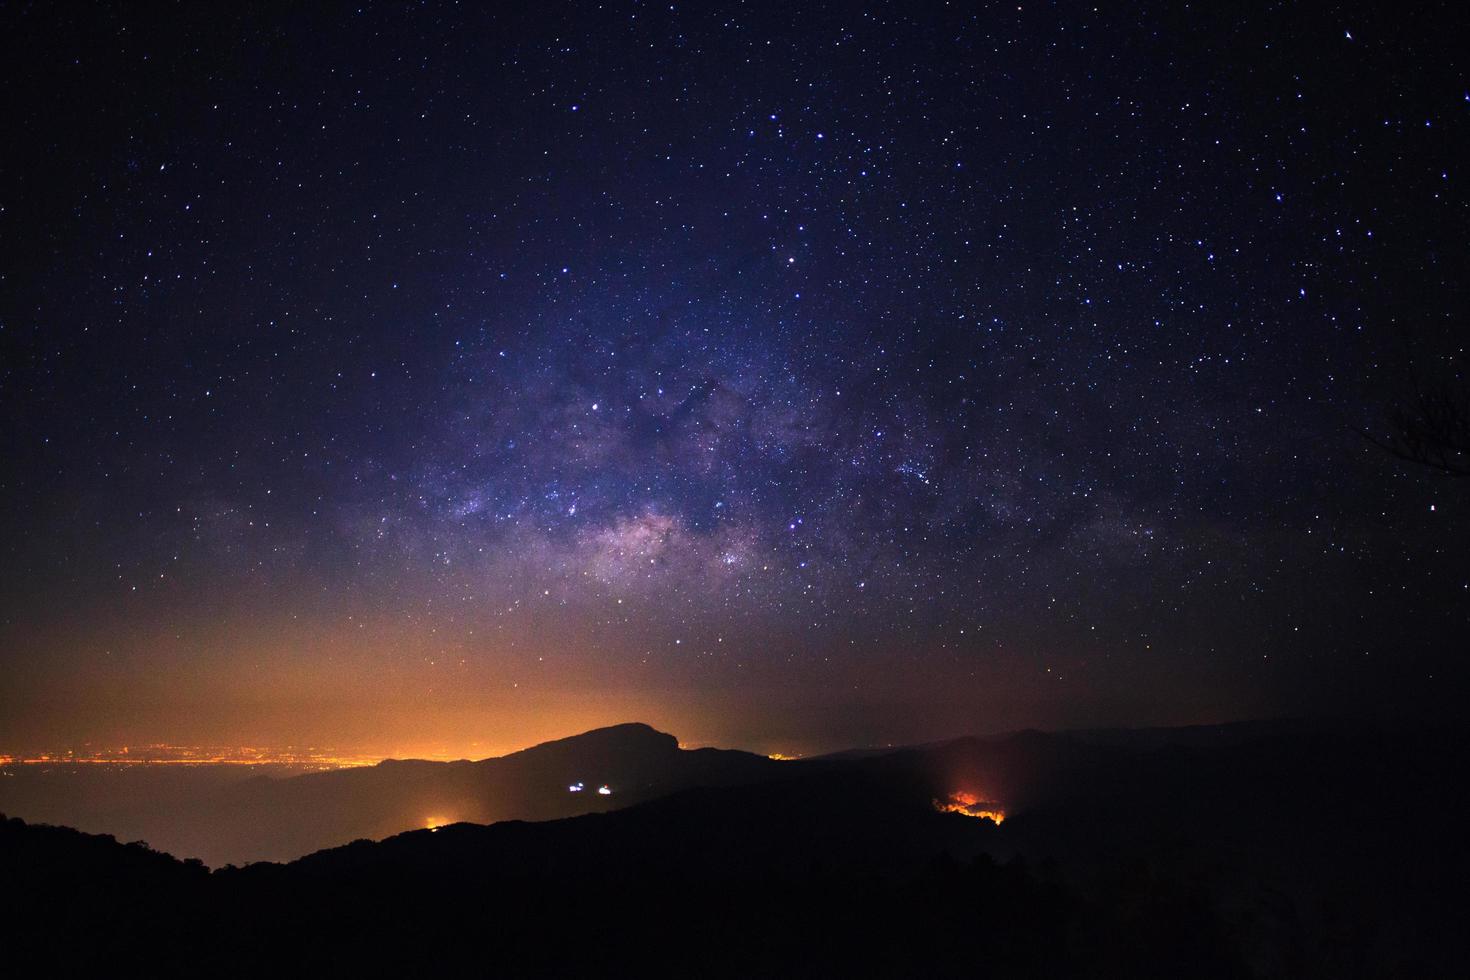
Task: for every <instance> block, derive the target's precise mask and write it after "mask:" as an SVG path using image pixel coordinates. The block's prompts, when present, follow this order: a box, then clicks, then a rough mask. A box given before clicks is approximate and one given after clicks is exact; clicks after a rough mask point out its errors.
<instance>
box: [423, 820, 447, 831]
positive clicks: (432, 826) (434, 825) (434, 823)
mask: <svg viewBox="0 0 1470 980" xmlns="http://www.w3.org/2000/svg"><path fill="white" fill-rule="evenodd" d="M452 822H453V821H451V820H446V819H445V818H444V817H429V818H427V819H425V820H424V826H425V827H427V828H428V829H429V830H431V831H434V830H438V829H439V828H440V827H444V826H447V825H449V824H450V823H452Z"/></svg>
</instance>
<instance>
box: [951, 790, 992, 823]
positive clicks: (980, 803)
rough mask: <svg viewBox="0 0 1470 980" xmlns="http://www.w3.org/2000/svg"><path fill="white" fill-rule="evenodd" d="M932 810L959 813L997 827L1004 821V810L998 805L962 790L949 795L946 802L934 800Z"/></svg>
mask: <svg viewBox="0 0 1470 980" xmlns="http://www.w3.org/2000/svg"><path fill="white" fill-rule="evenodd" d="M934 809H936V810H938V811H940V812H941V813H959V814H962V815H964V816H966V817H977V818H979V819H981V820H989V821H991V822H992V823H994V824H996V825H997V826H998V825H1000V824H1002V823H1004V822H1005V819H1006V813H1005V810H1003V809H1001V806H1000V804H999V803H993V802H990V801H988V800H983V799H981V798H980V797H979V796H977V795H976V794H974V793H970V792H966V791H964V790H961V791H960V792H958V793H951V794H950V795H949V799H947V800H935V801H934Z"/></svg>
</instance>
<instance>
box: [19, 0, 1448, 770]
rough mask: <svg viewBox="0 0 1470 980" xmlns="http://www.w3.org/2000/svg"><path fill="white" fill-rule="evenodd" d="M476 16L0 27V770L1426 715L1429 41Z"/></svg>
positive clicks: (867, 17) (1441, 661)
mask: <svg viewBox="0 0 1470 980" xmlns="http://www.w3.org/2000/svg"><path fill="white" fill-rule="evenodd" d="M472 6H477V5H472ZM490 6H492V7H493V8H494V9H469V10H466V9H460V8H457V7H450V6H439V5H433V4H430V5H424V6H415V7H412V8H405V7H396V6H395V7H366V8H364V9H361V10H356V9H351V10H349V9H343V10H341V11H331V12H329V11H326V10H321V11H316V10H302V9H296V8H290V7H281V8H271V7H262V8H256V9H255V10H253V11H243V12H242V11H231V12H221V11H216V10H205V9H202V8H201V9H197V10H184V11H175V12H173V13H171V14H170V15H169V16H168V17H158V18H154V17H152V16H150V15H148V14H145V13H141V12H137V11H127V10H113V11H92V12H86V11H58V10H34V9H26V10H16V11H11V12H9V13H7V14H5V15H4V19H5V21H6V30H4V32H3V33H4V34H5V36H6V37H7V38H9V40H7V41H6V42H5V44H6V46H7V52H6V53H7V57H6V62H7V63H8V64H10V65H11V66H12V67H11V68H10V69H8V70H7V76H8V82H9V85H10V87H11V88H12V89H13V90H14V92H15V99H14V100H13V101H12V103H11V105H10V106H9V107H8V108H7V109H6V110H5V113H6V117H7V129H6V131H7V132H9V133H11V134H12V135H13V137H16V138H13V139H12V142H13V143H15V144H16V145H17V146H18V149H13V150H12V151H11V152H8V153H7V154H6V159H5V160H3V161H0V178H3V186H4V189H5V194H4V200H3V201H0V208H3V210H0V219H3V223H4V224H3V248H4V253H3V254H4V258H5V263H4V265H5V271H4V278H3V280H0V281H3V297H4V299H3V310H0V313H3V333H0V340H3V343H4V345H5V347H4V350H5V355H4V358H3V360H0V386H3V388H0V399H3V406H4V410H5V419H6V423H5V429H4V432H5V455H6V457H8V462H7V463H6V465H5V466H4V473H3V481H0V492H3V500H4V504H5V516H4V525H3V527H4V544H5V562H6V565H7V568H8V570H9V571H8V573H7V574H6V575H5V584H4V586H3V587H0V588H3V592H0V602H3V609H0V612H3V622H0V640H3V646H4V649H3V657H4V658H5V661H6V663H7V666H8V667H9V668H10V670H11V671H12V672H13V676H14V677H16V678H19V682H18V683H15V684H7V685H6V691H5V693H4V694H3V695H0V706H3V707H6V709H7V710H6V714H7V715H9V716H10V718H12V719H14V721H12V722H10V723H7V724H0V737H3V738H7V739H9V740H11V741H15V742H25V741H28V740H35V739H39V738H42V737H43V735H44V737H46V738H51V739H53V740H54V739H78V738H85V737H92V736H93V735H98V736H99V737H100V736H101V734H102V733H104V732H125V731H145V730H146V731H153V730H155V729H162V730H166V731H167V733H168V734H169V735H170V737H173V736H177V735H180V734H181V733H182V735H183V736H184V737H188V733H189V732H190V731H192V730H193V729H192V728H191V726H193V725H195V724H196V723H198V722H199V719H200V718H201V717H206V716H208V717H213V713H214V712H215V710H216V709H215V707H208V708H201V707H200V705H201V704H205V703H207V704H210V705H214V704H215V703H216V702H227V703H229V704H230V705H231V707H230V709H229V711H228V712H224V714H222V715H221V718H223V719H225V720H221V721H220V722H219V724H218V725H213V723H210V724H209V725H204V728H207V729H209V734H219V730H220V729H221V728H228V729H229V730H230V732H239V733H241V734H245V733H249V732H250V731H253V730H255V727H252V726H256V727H259V728H260V730H262V731H268V732H274V731H276V729H274V728H270V727H269V726H268V725H266V723H264V722H259V723H258V724H257V721H254V720H252V719H257V718H258V717H259V716H260V715H259V713H261V712H264V713H265V714H267V715H268V714H270V713H271V712H272V711H275V710H276V708H275V707H271V706H272V705H275V706H277V707H278V706H279V705H280V704H290V705H295V706H297V707H295V708H292V711H297V710H298V709H300V710H301V711H305V710H307V709H305V708H301V707H300V706H301V705H302V704H312V703H316V702H315V701H313V700H312V699H313V698H315V699H317V700H318V701H322V702H326V701H330V702H331V703H332V704H333V705H334V706H335V707H334V709H333V710H335V711H337V712H338V714H339V715H341V714H342V713H343V712H346V713H347V714H351V713H352V712H365V713H367V715H371V712H372V710H373V709H372V707H371V706H372V705H373V704H376V703H379V702H380V701H382V700H383V699H390V700H391V699H393V698H399V699H404V698H406V699H408V700H409V701H414V699H417V701H415V703H419V702H421V703H422V704H424V705H426V706H429V707H426V708H425V710H426V711H429V710H430V709H431V708H432V705H433V704H435V703H437V700H438V699H443V698H450V699H457V700H456V704H461V705H462V706H466V711H472V710H473V709H474V708H475V705H476V704H479V705H480V707H481V708H483V710H484V712H486V713H489V714H497V715H498V716H500V717H504V718H506V719H510V720H507V721H506V723H505V730H506V731H509V730H512V729H513V728H514V725H513V724H512V720H514V719H518V718H519V719H522V720H524V719H525V718H528V717H534V716H536V715H537V713H538V712H542V713H544V712H546V711H547V710H548V708H547V706H548V705H556V704H560V703H563V702H562V701H559V700H558V699H562V698H564V697H567V696H570V695H569V694H568V692H569V691H572V690H573V689H575V690H576V691H579V692H581V695H579V696H592V695H588V693H587V692H589V691H594V692H595V691H597V690H600V689H601V690H613V689H617V690H622V691H624V692H633V693H634V694H636V695H637V699H638V700H637V705H638V707H640V708H650V710H652V711H654V712H655V713H656V712H658V711H660V710H666V711H669V712H673V713H675V714H677V713H678V712H679V711H680V710H683V709H681V708H680V707H679V706H680V705H692V704H698V705H700V706H699V707H698V708H690V709H689V710H688V713H687V715H679V720H681V721H684V722H685V724H686V725H693V726H694V727H696V728H699V726H700V725H701V720H707V722H708V724H707V725H705V726H704V730H703V731H695V732H694V733H692V734H694V735H695V736H700V735H708V736H714V735H721V736H728V737H732V738H733V737H741V738H745V739H747V740H749V739H756V740H759V738H760V734H759V733H760V732H762V731H766V730H768V729H769V728H770V727H771V726H773V725H774V726H776V727H779V728H780V729H781V730H782V731H784V732H788V733H790V734H791V737H792V738H793V739H796V740H797V741H801V740H805V742H803V744H817V743H820V742H821V740H822V739H823V738H824V737H825V734H824V731H819V730H818V729H823V726H826V729H825V731H832V732H836V731H840V732H841V733H843V737H849V738H850V737H854V733H856V735H857V736H861V737H872V738H883V737H886V736H888V735H890V734H895V733H897V734H902V735H905V736H910V735H924V736H935V737H937V736H938V735H942V734H946V733H947V732H948V731H949V730H951V729H954V728H956V727H960V728H969V729H972V730H984V729H988V728H992V727H997V726H999V725H1003V724H1004V725H1019V724H1046V725H1058V724H1104V723H1105V724H1115V723H1138V722H1145V723H1147V722H1187V721H1196V720H1209V719H1218V718H1225V717H1240V716H1246V715H1259V714H1274V713H1302V712H1307V713H1312V712H1318V711H1336V710H1359V709H1363V708H1368V709H1371V710H1379V709H1384V710H1396V711H1407V712H1419V711H1431V710H1434V709H1433V708H1432V705H1433V704H1434V703H1435V699H1436V697H1438V696H1440V695H1441V694H1442V693H1443V691H1444V690H1445V688H1446V685H1451V686H1453V685H1456V684H1458V682H1459V675H1460V673H1462V670H1461V669H1460V668H1458V667H1457V666H1456V664H1457V663H1458V661H1457V659H1456V655H1455V651H1457V650H1459V649H1461V648H1462V647H1463V644H1464V641H1465V639H1466V633H1467V630H1466V626H1467V594H1470V593H1467V581H1466V569H1465V563H1464V561H1463V555H1464V554H1465V550H1464V545H1465V526H1466V521H1465V514H1464V508H1465V494H1464V492H1463V488H1457V487H1456V486H1455V485H1454V484H1453V482H1452V481H1444V480H1441V479H1439V478H1437V477H1436V476H1435V475H1434V474H1431V473H1428V472H1418V471H1416V470H1414V469H1413V468H1412V467H1406V466H1403V465H1401V464H1399V463H1397V462H1395V461H1393V460H1390V459H1388V458H1387V457H1386V456H1385V455H1384V454H1382V453H1380V452H1379V451H1377V450H1376V449H1375V448H1374V447H1373V446H1372V445H1371V443H1369V442H1368V441H1367V440H1364V439H1362V438H1361V437H1360V436H1359V434H1358V431H1357V430H1359V429H1361V428H1365V427H1372V426H1373V425H1375V424H1378V420H1380V419H1382V418H1383V415H1384V412H1385V406H1387V405H1389V404H1390V403H1391V402H1392V399H1393V398H1394V397H1395V392H1397V391H1399V390H1401V389H1402V387H1403V379H1404V378H1406V377H1408V376H1409V372H1410V369H1411V364H1410V362H1411V361H1412V360H1413V356H1414V354H1413V352H1414V351H1423V350H1431V351H1432V350H1439V349H1442V348H1444V347H1445V345H1449V347H1451V348H1452V347H1454V345H1456V344H1460V343H1462V342H1463V341H1462V340H1459V339H1457V338H1458V337H1459V336H1460V335H1459V333H1458V331H1457V328H1456V327H1457V324H1462V323H1464V322H1465V320H1464V314H1465V312H1466V296H1465V287H1464V283H1465V282H1466V281H1470V280H1467V277H1466V271H1467V270H1466V262H1465V259H1466V245H1467V239H1466V229H1467V227H1470V223H1467V218H1470V215H1467V208H1466V200H1467V199H1466V195H1465V191H1464V188H1465V186H1466V184H1465V175H1464V174H1463V172H1462V169H1463V161H1464V160H1465V158H1466V155H1465V150H1466V149H1467V140H1466V127H1467V124H1470V119H1467V115H1470V95H1467V86H1470V82H1467V79H1466V76H1465V66H1464V60H1463V59H1464V56H1463V53H1462V52H1461V51H1459V50H1458V49H1456V48H1455V47H1454V46H1453V45H1452V44H1451V43H1450V40H1449V38H1448V37H1447V36H1446V35H1445V34H1444V32H1442V31H1439V30H1437V28H1436V24H1437V21H1435V19H1434V18H1433V17H1432V16H1430V15H1429V14H1425V15H1424V16H1423V18H1422V19H1420V18H1419V15H1417V14H1407V13H1404V12H1402V11H1399V12H1395V13H1394V14H1393V15H1392V16H1389V15H1388V14H1387V13H1380V12H1376V11H1373V10H1370V9H1362V10H1355V9H1352V8H1332V9H1330V10H1329V9H1326V8H1323V9H1316V8H1313V7H1311V6H1310V5H1307V6H1302V7H1293V8H1292V9H1290V10H1287V11H1272V12H1268V13H1260V14H1249V13H1243V12H1239V11H1235V10H1208V11H1202V10H1194V9H1186V8H1184V7H1182V6H1181V7H1171V6H1167V5H1165V6H1158V7H1154V6H1151V5H1150V6H1146V7H1134V6H1130V7H1129V8H1128V9H1126V10H1119V11H1116V12H1110V11H1107V10H1099V9H1094V8H1092V7H1089V6H1081V5H1078V6H1072V5H1062V6H1059V7H1045V8H1042V7H1037V8H1035V9H1033V8H1032V7H1031V6H1029V5H1025V6H1020V7H1018V6H1015V5H1010V6H1000V7H994V8H976V9H973V10H972V9H970V8H968V7H963V6H961V7H957V6H955V5H941V4H935V5H923V4H920V5H913V4H904V5H892V6H890V5H880V6H878V7H872V8H861V9H860V8H856V7H853V8H847V7H844V6H843V5H834V6H832V7H818V8H810V9H809V8H807V6H806V5H801V4H741V5H735V6H732V7H729V8H728V9H724V10H716V9H713V7H712V6H711V7H706V6H704V5H690V6H688V7H687V8H686V7H684V6H681V5H674V6H669V5H662V6H647V5H642V4H630V5H623V4H615V5H610V6H604V7H599V8H593V7H587V6H568V7H561V6H558V5H536V6H535V7H534V8H527V9H526V10H524V11H516V10H512V9H510V8H508V7H506V6H504V5H490ZM1406 351H1407V352H1408V353H1405V352H1406ZM241 691H248V694H241V693H240V692H241ZM313 692H314V693H313ZM344 692H345V693H344ZM710 692H718V695H717V696H716V695H715V694H711V693H710ZM773 692H780V693H779V698H778V700H779V702H780V706H779V708H769V709H767V708H765V707H762V706H763V705H769V704H770V703H771V699H772V698H773V697H776V695H775V694H773ZM630 696H632V695H630ZM700 698H705V699H706V700H705V701H701V700H700ZM477 699H480V700H477ZM711 699H712V700H711ZM713 702H718V704H717V705H714V706H713V707H712V706H711V705H712V703H713ZM930 702H932V703H942V704H944V705H946V706H947V707H946V709H945V713H942V714H941V716H936V717H935V718H934V719H933V721H932V725H928V726H927V727H926V723H924V722H922V721H916V720H915V719H916V715H915V709H914V706H915V705H921V704H925V703H930ZM395 703H396V702H395ZM579 703H580V702H579ZM814 705H819V706H820V711H819V712H818V713H817V714H816V715H813V716H812V719H813V720H812V721H811V723H810V724H806V723H804V722H802V721H801V720H800V719H801V718H802V717H803V712H804V711H805V710H807V708H810V707H811V706H814ZM650 706H651V707H650ZM804 706H805V707H804ZM221 710H223V709H221ZM406 711H407V709H403V710H401V711H400V710H398V709H395V712H396V713H395V714H394V718H395V719H396V720H395V722H394V724H395V725H396V726H397V728H396V729H395V730H401V729H403V728H405V727H411V726H410V722H408V721H405V720H404V718H406V717H407V715H406V714H405V712H406ZM608 711H609V712H610V713H615V712H613V709H612V708H611V707H610V708H609V709H608ZM776 715H779V716H780V720H779V723H778V722H777V721H776V720H774V718H775V716H776ZM590 717H591V716H589V718H590ZM456 718H457V719H458V720H456V721H455V722H454V724H462V723H463V721H462V719H463V716H462V715H461V716H456ZM737 718H739V719H745V720H743V721H742V720H732V719H737ZM793 718H795V719H797V720H795V721H793V720H792V719H793ZM690 719H692V720H690ZM610 720H616V719H610ZM652 720H658V719H656V718H655V719H652ZM200 724H203V723H200ZM425 724H426V725H429V727H433V725H430V724H429V723H428V722H425ZM435 724H438V727H437V728H435V734H434V737H436V738H439V737H443V738H444V739H450V738H451V736H450V735H448V734H445V732H444V729H445V728H446V727H447V725H448V723H443V724H439V723H435ZM211 725H212V727H211ZM291 731H293V732H295V733H297V734H298V735H301V734H302V733H306V734H311V733H312V732H313V731H315V730H314V729H312V728H311V726H310V725H309V724H306V723H305V722H302V723H301V724H300V725H298V726H297V727H295V728H292V729H291ZM320 731H322V732H326V733H328V734H332V733H337V734H339V735H340V737H341V738H345V739H353V740H358V741H361V740H362V739H363V738H366V737H367V736H366V735H365V734H364V733H363V731H362V730H359V729H357V728H352V727H351V726H350V725H346V724H345V723H343V722H341V721H340V719H339V721H336V722H332V723H331V724H325V725H324V726H323V727H322V728H321V729H320ZM200 737H203V734H201V735H200ZM302 737H305V736H304V735H303V736H302ZM395 737H398V736H395ZM505 737H507V738H509V737H511V736H509V735H506V736H505ZM833 737H834V738H835V737H836V736H835V735H834V736H833ZM0 748H5V746H3V745H0Z"/></svg>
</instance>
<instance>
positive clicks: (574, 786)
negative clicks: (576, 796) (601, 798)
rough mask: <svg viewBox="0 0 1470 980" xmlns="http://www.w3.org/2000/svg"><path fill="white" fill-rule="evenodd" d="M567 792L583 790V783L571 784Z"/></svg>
mask: <svg viewBox="0 0 1470 980" xmlns="http://www.w3.org/2000/svg"><path fill="white" fill-rule="evenodd" d="M567 792H568V793H580V792H582V784H581V783H573V784H572V785H570V786H568V787H567Z"/></svg>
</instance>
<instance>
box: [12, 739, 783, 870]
mask: <svg viewBox="0 0 1470 980" xmlns="http://www.w3.org/2000/svg"><path fill="white" fill-rule="evenodd" d="M777 765H778V763H776V762H774V761H772V760H770V759H767V758H765V757H764V756H759V755H752V754H750V753H747V752H736V751H723V750H718V749H695V750H685V749H680V748H679V744H678V740H677V739H676V738H674V736H672V735H667V734H664V733H662V732H658V731H655V730H654V729H653V728H650V727H649V726H647V725H642V724H626V725H616V726H613V727H610V728H601V729H597V730H595V731H590V732H586V733H584V734H581V735H575V736H572V737H570V738H564V739H559V740H557V741H553V742H546V743H544V744H541V745H537V746H533V747H532V748H529V749H525V750H523V751H520V752H514V753H511V754H510V755H506V756H502V757H499V758H493V759H484V760H480V761H475V762H470V761H462V762H428V761H423V760H401V761H400V760H389V761H386V762H382V763H380V764H378V765H376V766H370V767H363V768H355V769H339V770H334V771H330V772H320V773H309V774H305V775H296V776H291V777H287V778H271V777H265V776H261V777H255V778H247V779H243V780H237V781H233V782H228V783H222V784H221V783H216V782H210V781H206V780H202V779H201V780H197V781H196V782H195V783H192V784H184V785H183V787H182V788H181V789H179V790H176V792H175V793H174V795H173V796H172V797H171V799H170V800H169V803H168V805H166V806H164V805H160V803H159V800H158V799H157V797H155V796H153V795H151V794H145V795H142V796H141V798H131V799H130V798H129V794H128V793H127V783H126V780H127V779H128V778H129V774H127V773H122V774H118V773H103V772H96V773H94V772H82V773H78V774H73V775H68V776H66V777H65V778H66V779H68V780H71V781H83V780H89V779H90V780H94V781H101V780H110V781H111V782H113V783H116V784H118V785H117V787H116V788H115V789H112V790H110V791H103V792H99V793H97V794H94V795H95V796H96V797H98V798H99V799H100V800H102V801H103V802H101V803H92V804H91V805H82V802H81V801H79V800H77V799H76V798H75V797H73V798H71V799H69V800H68V799H63V800H61V801H60V802H59V803H58V802H53V803H52V804H51V805H49V806H46V807H44V808H37V810H31V811H28V809H27V803H28V802H29V801H28V800H27V798H26V797H25V796H24V795H23V794H21V793H19V792H18V791H17V789H16V788H15V787H12V786H6V787H3V789H4V790H5V791H6V793H7V794H8V802H5V803H4V805H6V806H8V807H9V808H10V809H11V810H12V812H16V813H18V814H19V815H22V816H27V815H29V816H31V817H32V818H33V819H34V818H35V817H36V816H38V815H39V816H40V817H42V818H43V819H46V820H49V821H54V822H64V823H70V824H76V825H78V826H84V827H87V828H88V829H93V830H99V831H106V832H108V833H112V834H115V835H117V836H119V837H122V838H124V839H129V840H145V841H147V842H148V843H149V844H150V845H152V846H154V847H156V848H158V849H160V850H164V851H167V852H169V853H172V854H177V855H180V856H186V857H197V858H200V859H202V860H203V861H204V862H205V863H206V864H209V865H210V866H213V867H218V866H221V865H224V864H231V863H233V864H244V863H248V862H251V861H264V860H276V861H280V860H290V859H291V858H295V857H299V856H301V855H303V854H307V853H310V852H312V851H316V850H320V849H322V848H325V847H331V846H333V845H336V844H341V843H344V842H346V841H350V840H356V839H358V838H372V839H378V838H382V837H387V836H389V835H391V834H396V833H400V832H402V831H405V830H410V829H414V828H422V827H426V826H428V825H430V824H447V823H455V822H460V821H469V822H473V823H494V822H496V821H500V820H550V819H555V818H557V817H566V816H573V815H575V814H579V813H590V812H597V811H602V810H609V809H613V808H616V807H620V806H627V805H630V804H633V803H638V802H641V801H644V800H649V799H654V798H656V797H659V796H663V795H667V794H668V793H671V792H673V791H675V790H678V789H682V788H685V787H689V786H722V785H728V784H731V783H739V782H749V781H751V780H755V779H760V778H763V777H764V776H766V775H767V774H768V773H769V772H770V771H771V770H772V769H773V768H774V767H775V766H777ZM144 775H146V774H144ZM173 775H175V777H176V778H175V781H174V785H175V786H178V782H179V781H178V779H177V774H173ZM574 785H581V786H582V789H581V790H580V791H577V792H572V791H571V790H570V787H572V786H574ZM191 787H197V792H189V790H190V788H191ZM603 787H606V788H607V790H608V794H607V795H601V794H600V793H599V792H598V790H599V789H601V788H603ZM38 811H39V812H38Z"/></svg>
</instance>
